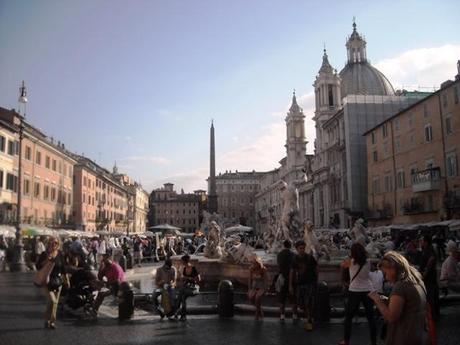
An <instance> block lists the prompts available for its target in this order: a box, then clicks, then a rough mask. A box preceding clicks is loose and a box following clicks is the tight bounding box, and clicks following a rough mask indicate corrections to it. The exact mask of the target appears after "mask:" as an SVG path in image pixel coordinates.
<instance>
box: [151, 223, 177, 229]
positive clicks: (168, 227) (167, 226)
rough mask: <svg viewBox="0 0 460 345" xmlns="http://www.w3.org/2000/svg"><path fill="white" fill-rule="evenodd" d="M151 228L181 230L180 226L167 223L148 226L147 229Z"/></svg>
mask: <svg viewBox="0 0 460 345" xmlns="http://www.w3.org/2000/svg"><path fill="white" fill-rule="evenodd" d="M152 229H154V230H181V228H178V227H176V226H172V225H169V224H168V223H165V224H160V225H155V226H151V227H149V230H152Z"/></svg>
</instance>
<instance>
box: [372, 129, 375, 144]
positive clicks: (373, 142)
mask: <svg viewBox="0 0 460 345" xmlns="http://www.w3.org/2000/svg"><path fill="white" fill-rule="evenodd" d="M371 142H372V144H375V133H374V132H372V133H371Z"/></svg>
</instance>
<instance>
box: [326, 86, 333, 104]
mask: <svg viewBox="0 0 460 345" xmlns="http://www.w3.org/2000/svg"><path fill="white" fill-rule="evenodd" d="M327 91H328V96H329V106H330V107H332V106H334V96H333V94H332V84H328V85H327Z"/></svg>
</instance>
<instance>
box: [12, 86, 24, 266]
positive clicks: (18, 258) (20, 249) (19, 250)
mask: <svg viewBox="0 0 460 345" xmlns="http://www.w3.org/2000/svg"><path fill="white" fill-rule="evenodd" d="M18 102H19V111H20V109H21V108H23V114H24V117H23V116H21V114H19V121H20V122H19V147H18V155H19V158H18V160H19V162H18V186H17V187H18V188H17V192H18V205H17V207H16V244H15V246H14V256H13V262H12V263H11V265H10V271H12V272H25V271H26V264H25V261H24V245H23V244H22V236H21V193H22V188H21V187H22V183H21V180H22V139H23V137H24V121H23V119H24V118H25V116H26V104H27V91H26V86H25V84H24V81H22V86H21V87H20V88H19V99H18ZM21 105H22V106H21Z"/></svg>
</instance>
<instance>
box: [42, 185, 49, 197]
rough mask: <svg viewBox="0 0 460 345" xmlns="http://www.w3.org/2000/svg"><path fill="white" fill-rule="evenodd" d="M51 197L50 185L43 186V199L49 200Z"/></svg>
mask: <svg viewBox="0 0 460 345" xmlns="http://www.w3.org/2000/svg"><path fill="white" fill-rule="evenodd" d="M49 198H50V187H49V186H44V187H43V199H45V200H48V199H49Z"/></svg>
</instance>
